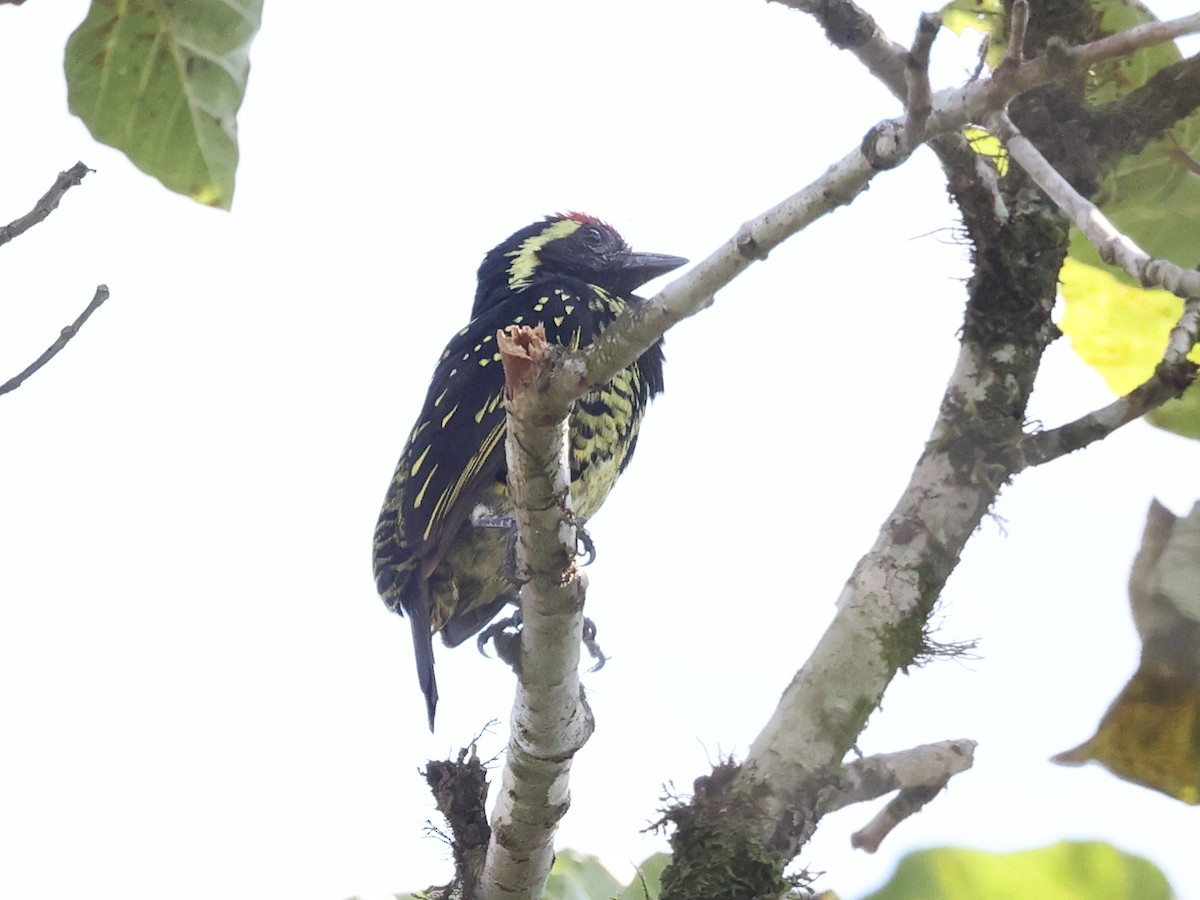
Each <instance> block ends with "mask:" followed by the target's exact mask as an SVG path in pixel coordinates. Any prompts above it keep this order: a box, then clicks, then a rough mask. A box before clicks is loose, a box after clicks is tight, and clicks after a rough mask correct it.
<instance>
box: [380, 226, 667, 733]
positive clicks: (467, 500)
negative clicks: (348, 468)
mask: <svg viewBox="0 0 1200 900" xmlns="http://www.w3.org/2000/svg"><path fill="white" fill-rule="evenodd" d="M686 262H687V260H686V259H683V258H682V257H678V256H669V255H666V254H659V253H635V252H634V251H633V250H632V249H631V248H630V247H629V245H628V244H627V243H626V242H625V241H624V240H623V239H622V238H621V236H620V234H618V233H617V231H616V230H615V229H613V228H612V227H611V226H609V225H608V224H606V223H605V222H603V221H601V220H600V219H598V218H596V217H594V216H590V215H585V214H583V213H577V212H569V213H560V214H555V215H550V216H547V217H546V218H545V219H544V220H542V221H538V222H534V223H533V224H531V225H528V226H526V227H525V228H522V229H520V230H519V231H516V232H515V233H513V234H512V235H511V236H510V237H508V238H507V239H506V240H504V241H503V242H501V243H500V244H499V245H497V246H496V247H494V248H493V249H492V250H490V251H489V252H488V253H487V254H486V255H485V256H484V259H483V262H482V264H481V265H480V266H479V270H478V285H477V288H476V292H475V299H474V303H473V304H472V308H471V314H470V321H469V322H468V324H467V325H466V326H465V327H463V328H462V329H461V330H460V331H459V332H458V333H457V334H455V335H454V337H452V338H451V339H450V342H449V343H448V344H447V345H446V349H445V350H444V351H443V353H442V355H441V357H440V359H439V360H438V362H437V365H436V366H435V368H434V372H433V378H432V380H431V381H430V385H429V390H428V391H427V393H426V395H425V402H424V405H423V406H422V407H421V412H420V415H419V416H418V417H417V421H416V424H415V425H414V426H413V429H412V431H411V432H410V433H409V436H408V441H407V443H406V444H405V446H404V450H403V452H402V453H401V454H400V459H399V461H398V462H397V464H396V470H395V473H394V474H393V476H392V480H391V482H390V483H389V485H388V489H387V493H386V496H385V498H384V502H383V508H382V509H381V511H380V514H379V520H378V522H377V523H376V526H375V533H374V541H373V563H374V574H375V584H376V587H377V589H378V591H379V595H380V597H381V598H382V599H383V601H384V603H385V604H386V605H387V607H388V608H389V609H391V610H393V611H394V612H396V613H399V614H400V615H402V616H406V617H407V618H408V620H409V625H410V627H411V630H412V640H413V648H414V652H415V657H416V667H417V681H418V684H419V685H420V688H421V691H422V693H423V694H424V697H425V707H426V712H427V714H428V718H429V729H430V731H433V728H434V717H435V713H436V711H437V703H438V691H437V679H436V677H435V674H434V658H433V636H434V635H435V634H440V635H441V639H442V642H443V643H444V644H445V645H446V646H448V647H454V646H457V645H458V644H461V643H462V642H463V641H465V640H467V639H468V638H470V637H471V636H473V635H475V634H477V633H479V632H480V631H481V630H482V629H484V628H485V627H486V626H487V625H488V623H489V622H491V620H492V619H493V618H495V617H496V616H497V615H498V614H499V613H500V611H501V610H502V609H503V608H504V607H505V606H507V605H508V604H510V603H516V602H517V596H518V592H519V585H518V584H517V583H516V581H515V576H514V574H513V572H512V565H511V546H512V541H511V535H512V534H513V528H514V526H512V525H511V521H512V519H511V505H510V504H509V502H508V497H507V486H506V480H507V474H508V473H507V466H506V463H505V456H504V437H505V431H506V420H505V410H504V372H503V368H502V366H501V363H500V353H499V352H498V350H497V346H496V333H497V331H499V330H501V329H504V328H506V327H508V326H513V325H516V326H520V325H527V326H536V325H539V324H540V325H542V326H543V327H544V328H545V333H546V340H547V341H548V342H549V343H552V344H560V345H562V346H564V347H568V348H573V349H577V348H581V347H586V346H588V345H589V344H591V343H592V342H593V341H595V340H596V338H597V337H598V336H599V335H600V334H601V333H603V331H604V330H605V328H606V327H607V326H608V325H609V324H610V323H612V322H613V321H614V320H615V319H616V317H617V316H618V315H620V314H621V313H622V312H623V311H624V310H625V309H628V308H630V307H632V306H636V305H638V304H640V303H643V302H644V300H643V299H642V298H640V297H638V296H637V295H636V294H634V291H635V290H636V289H637V288H639V287H641V286H642V285H643V284H645V283H646V282H648V281H650V280H651V279H653V278H656V277H658V276H659V275H663V274H666V273H667V272H671V271H673V270H675V269H677V268H679V267H680V266H682V265H684V264H685V263H686ZM662 389H663V348H662V340H661V338H660V339H659V340H658V341H657V342H655V343H654V344H653V345H652V346H651V347H650V348H649V349H647V350H646V351H645V352H644V353H643V354H642V355H641V356H639V357H638V358H637V359H636V360H635V361H634V362H633V363H632V364H630V365H629V366H627V367H626V368H624V369H622V370H621V371H620V372H618V373H617V374H616V375H615V376H614V377H613V378H612V380H611V381H609V382H608V383H606V384H604V385H603V386H600V387H597V388H595V389H593V390H591V391H589V392H588V393H587V394H585V395H584V396H583V397H581V398H580V399H579V400H578V401H576V403H575V404H574V406H573V407H572V409H571V411H570V414H569V417H568V443H569V456H570V469H571V500H572V507H573V510H574V514H575V517H576V519H577V520H578V521H579V522H581V523H584V522H586V521H587V520H588V519H589V518H591V517H592V516H593V515H594V514H595V512H596V510H598V509H599V508H600V506H601V504H602V503H603V502H604V500H605V498H606V497H607V496H608V493H609V491H610V490H611V489H612V487H613V485H614V484H615V482H616V480H617V478H618V476H619V475H620V474H621V472H622V471H624V469H625V467H626V466H627V465H628V464H629V461H630V459H631V458H632V457H633V452H634V449H635V448H636V446H637V440H638V432H639V430H640V427H641V423H642V417H643V415H644V414H645V412H646V408H647V406H648V404H649V402H650V400H651V398H653V397H654V396H656V395H657V394H659V393H661V392H662ZM484 520H490V522H491V523H492V524H494V523H495V522H496V521H497V520H498V521H501V522H508V523H509V527H508V528H507V529H506V528H497V527H483V526H482V525H480V524H477V523H479V522H483V521H484ZM506 542H507V543H506Z"/></svg>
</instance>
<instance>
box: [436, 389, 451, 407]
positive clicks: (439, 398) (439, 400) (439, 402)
mask: <svg viewBox="0 0 1200 900" xmlns="http://www.w3.org/2000/svg"><path fill="white" fill-rule="evenodd" d="M448 390H450V388H446V391H448ZM446 391H442V392H441V393H440V394H438V395H437V399H436V400H434V401H433V405H434V406H441V405H442V401H443V400H444V399H446Z"/></svg>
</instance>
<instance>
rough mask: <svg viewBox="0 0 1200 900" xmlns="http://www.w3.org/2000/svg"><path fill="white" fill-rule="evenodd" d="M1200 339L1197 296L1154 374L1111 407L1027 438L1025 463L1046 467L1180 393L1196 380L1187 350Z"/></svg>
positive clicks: (1185, 307) (1186, 305)
mask: <svg viewBox="0 0 1200 900" xmlns="http://www.w3.org/2000/svg"><path fill="white" fill-rule="evenodd" d="M1197 340H1200V298H1197V297H1193V298H1191V299H1189V300H1187V301H1186V302H1185V303H1184V305H1183V314H1182V315H1181V316H1180V317H1179V321H1178V322H1176V323H1175V327H1174V328H1172V329H1171V335H1170V337H1169V338H1168V339H1167V349H1166V351H1165V352H1164V353H1163V358H1162V361H1161V362H1160V363H1159V364H1158V365H1157V366H1156V367H1155V369H1154V374H1153V375H1151V376H1150V377H1149V378H1147V379H1146V380H1145V381H1144V382H1142V383H1141V384H1139V385H1138V386H1137V387H1135V388H1134V389H1133V390H1132V391H1130V392H1129V393H1128V394H1126V395H1125V396H1124V397H1118V398H1117V399H1116V400H1114V401H1113V402H1112V403H1110V404H1108V405H1107V406H1104V407H1101V408H1100V409H1097V410H1095V411H1093V412H1090V413H1088V414H1087V415H1085V416H1080V417H1079V418H1078V419H1076V420H1075V421H1073V422H1068V423H1067V424H1066V425H1061V426H1059V427H1058V428H1052V429H1050V430H1048V431H1042V432H1039V433H1038V434H1031V435H1029V436H1028V437H1027V438H1025V440H1024V441H1023V442H1022V449H1023V451H1024V457H1025V465H1026V466H1027V467H1029V466H1040V465H1042V464H1043V463H1047V462H1050V461H1051V460H1053V459H1058V458H1059V457H1060V456H1065V455H1067V454H1068V453H1073V452H1075V451H1076V450H1082V449H1083V448H1084V447H1086V446H1088V445H1089V444H1093V443H1095V442H1096V441H1098V440H1101V439H1102V438H1105V437H1108V435H1110V434H1112V433H1113V432H1114V431H1116V430H1117V429H1118V428H1121V427H1123V426H1125V425H1128V424H1129V423H1130V422H1132V421H1134V420H1135V419H1139V418H1141V417H1142V416H1144V415H1145V414H1146V413H1148V412H1150V411H1151V410H1153V409H1157V408H1158V407H1159V406H1162V404H1163V403H1165V402H1166V401H1168V400H1170V399H1171V398H1172V397H1178V396H1179V395H1180V394H1182V393H1183V392H1184V391H1185V390H1187V388H1188V387H1189V386H1190V385H1191V384H1192V382H1193V381H1195V379H1196V364H1195V363H1193V362H1192V361H1191V360H1189V359H1188V358H1187V354H1188V353H1190V352H1191V349H1192V347H1194V346H1195V345H1196V342H1197Z"/></svg>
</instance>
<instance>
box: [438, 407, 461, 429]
mask: <svg viewBox="0 0 1200 900" xmlns="http://www.w3.org/2000/svg"><path fill="white" fill-rule="evenodd" d="M456 412H458V404H457V403H455V404H454V409H452V410H450V412H448V413H446V415H444V416H442V427H443V428H445V427H446V423H447V422H449V421H450V417H451V416H452V415H454V414H455V413H456Z"/></svg>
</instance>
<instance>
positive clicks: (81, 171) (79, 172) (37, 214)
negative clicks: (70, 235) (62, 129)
mask: <svg viewBox="0 0 1200 900" xmlns="http://www.w3.org/2000/svg"><path fill="white" fill-rule="evenodd" d="M91 171H92V169H89V168H88V167H87V166H85V165H84V164H83V163H81V162H77V163H75V165H73V166H71V168H69V169H67V171H65V172H59V173H58V179H57V180H56V181H55V182H54V186H53V187H51V188H50V190H48V191H46V193H45V194H43V195H42V198H41V199H40V200H38V202H37V203H36V204H35V205H34V207H33V209H32V210H30V211H29V212H28V213H27V214H25V215H23V216H21V218H19V219H17V220H16V221H15V222H10V223H9V224H7V225H5V226H4V227H3V228H0V246H3V245H4V244H7V243H8V242H9V241H11V240H12V239H13V238H15V237H17V235H20V234H24V233H25V232H26V231H28V230H29V229H30V228H32V227H33V226H34V225H37V224H38V223H39V222H43V221H45V219H46V217H47V216H49V215H50V213H52V212H54V210H55V209H57V208H58V203H59V201H60V200H62V198H63V194H65V193H66V192H67V191H69V190H70V189H71V188H73V187H75V185H77V184H79V183H80V182H81V181H83V176H84V175H86V174H87V173H88V172H91Z"/></svg>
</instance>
